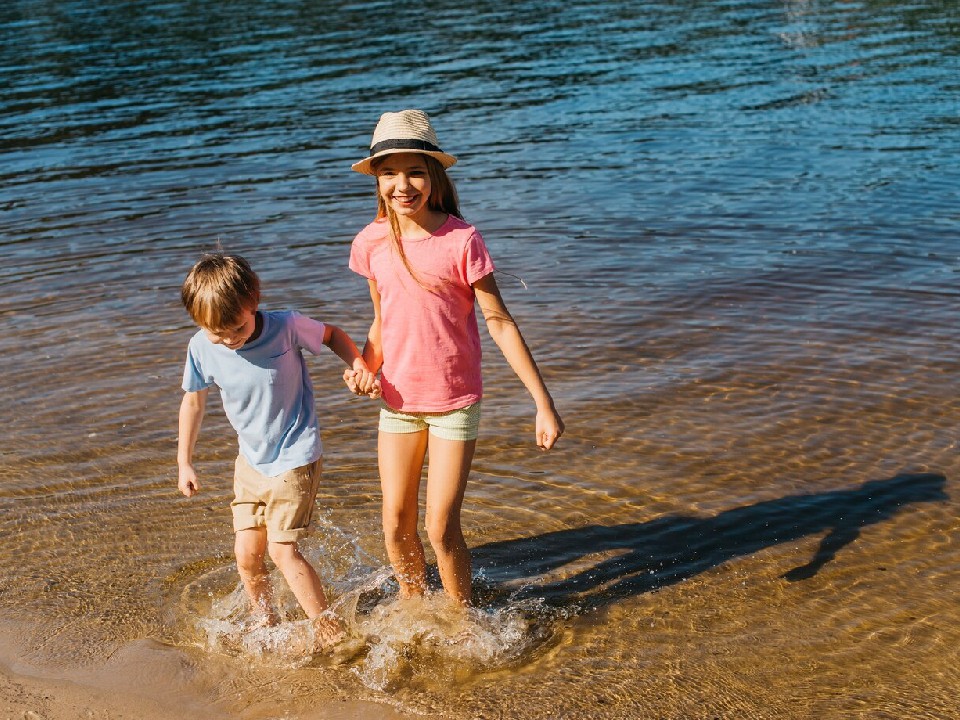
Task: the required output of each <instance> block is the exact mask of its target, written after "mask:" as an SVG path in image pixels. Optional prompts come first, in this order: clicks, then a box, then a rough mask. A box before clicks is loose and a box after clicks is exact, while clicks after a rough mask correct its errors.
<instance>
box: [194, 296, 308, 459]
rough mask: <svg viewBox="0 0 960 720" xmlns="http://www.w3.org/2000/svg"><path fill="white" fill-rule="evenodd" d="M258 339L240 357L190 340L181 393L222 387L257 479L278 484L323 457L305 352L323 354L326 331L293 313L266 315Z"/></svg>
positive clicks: (201, 336)
mask: <svg viewBox="0 0 960 720" xmlns="http://www.w3.org/2000/svg"><path fill="white" fill-rule="evenodd" d="M260 314H261V316H262V317H263V329H262V330H261V332H260V336H259V337H258V338H257V339H256V340H254V341H253V342H248V343H247V344H246V345H244V346H243V347H242V348H240V349H239V350H230V349H228V348H225V347H224V346H223V345H217V344H215V343H212V342H210V340H208V339H207V336H206V334H205V333H204V331H203V330H200V331H199V332H198V333H197V334H196V335H194V336H193V337H192V338H191V339H190V345H189V347H188V349H187V362H186V365H185V367H184V369H183V389H184V390H186V391H187V392H197V391H198V390H203V389H204V388H208V387H210V386H211V385H216V386H217V387H219V388H220V398H221V401H222V402H223V409H224V412H225V413H226V415H227V419H228V420H229V421H230V424H231V425H232V426H233V429H234V430H236V431H237V437H238V439H239V441H240V452H241V453H242V454H243V456H244V457H245V458H246V459H247V461H249V463H250V464H251V465H252V466H253V467H255V468H256V469H257V470H258V471H259V472H261V473H262V474H264V475H266V476H267V477H275V476H276V475H279V474H280V473H282V472H285V471H287V470H292V469H293V468H296V467H300V466H302V465H307V464H308V463H311V462H313V461H314V460H316V459H317V458H319V457H320V455H321V454H322V453H323V446H322V445H321V443H320V430H319V427H318V423H317V411H316V408H315V407H314V399H313V384H312V383H311V382H310V374H309V372H308V371H307V363H306V361H305V360H304V358H303V354H302V353H301V352H300V351H301V349H303V350H307V351H309V352H310V353H312V354H314V355H318V354H319V353H320V351H321V349H322V348H323V347H324V345H323V335H324V332H325V329H326V326H325V325H324V324H323V323H322V322H320V321H318V320H312V319H310V318H308V317H305V316H303V315H301V314H300V313H298V312H294V311H291V310H285V311H278V312H262V311H261V313H260Z"/></svg>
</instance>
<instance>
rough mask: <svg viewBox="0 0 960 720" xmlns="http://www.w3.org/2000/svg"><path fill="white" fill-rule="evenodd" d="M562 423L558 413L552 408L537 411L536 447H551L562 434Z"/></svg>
mask: <svg viewBox="0 0 960 720" xmlns="http://www.w3.org/2000/svg"><path fill="white" fill-rule="evenodd" d="M563 430H564V425H563V420H561V419H560V414H559V413H558V412H557V411H556V410H555V409H553V408H549V409H547V410H538V411H537V447H539V448H540V449H541V450H549V449H550V448H552V447H553V446H554V445H555V444H556V442H557V440H559V439H560V436H561V435H563Z"/></svg>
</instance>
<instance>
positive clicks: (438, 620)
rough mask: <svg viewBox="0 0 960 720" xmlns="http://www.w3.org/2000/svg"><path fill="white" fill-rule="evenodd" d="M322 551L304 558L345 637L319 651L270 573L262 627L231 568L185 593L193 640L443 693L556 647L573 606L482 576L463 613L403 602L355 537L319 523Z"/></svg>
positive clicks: (215, 649)
mask: <svg viewBox="0 0 960 720" xmlns="http://www.w3.org/2000/svg"><path fill="white" fill-rule="evenodd" d="M319 524H320V525H321V528H322V529H321V531H320V533H318V534H319V535H322V537H323V540H322V541H321V547H318V548H313V549H312V550H311V551H308V552H305V554H309V555H310V556H311V557H310V560H311V562H312V563H313V564H314V566H315V567H316V568H317V570H318V572H320V574H321V576H322V577H323V578H324V587H325V588H326V589H327V592H328V596H329V597H330V598H331V601H332V602H331V606H330V609H329V610H328V612H329V613H331V614H332V615H334V616H336V617H337V618H338V619H339V621H340V622H341V623H342V625H343V628H344V631H345V637H344V638H343V639H342V640H341V641H339V642H338V643H337V644H336V645H335V646H333V647H332V648H325V649H323V650H318V649H317V637H316V633H315V631H314V626H313V623H312V622H311V621H310V620H307V619H305V618H303V615H302V612H301V610H300V608H299V607H298V605H297V603H296V600H295V598H294V597H293V595H292V594H291V593H290V592H289V590H288V589H287V588H286V585H285V583H284V582H283V579H282V577H281V576H280V575H279V573H277V572H276V571H274V572H273V573H271V582H272V583H273V587H274V600H275V603H276V610H277V614H278V615H279V617H280V618H281V622H280V623H278V624H276V625H273V626H268V625H264V624H262V622H259V621H258V620H257V618H256V617H254V616H253V615H252V614H251V613H250V608H249V603H248V601H247V598H246V595H245V593H244V591H243V588H242V586H241V585H240V583H239V582H236V580H235V575H233V574H232V573H235V568H228V567H223V566H221V567H220V568H217V569H214V570H212V571H209V572H207V573H205V574H204V576H203V577H200V578H195V580H194V581H193V582H191V583H190V584H189V585H188V587H187V588H186V589H184V592H183V594H182V595H181V600H182V601H183V600H187V599H188V598H189V599H190V601H189V602H188V603H187V605H188V607H182V608H181V609H182V610H185V611H186V613H187V614H188V615H191V616H193V617H194V618H195V624H194V627H195V630H196V636H195V637H196V639H197V641H198V644H200V645H201V646H202V647H204V649H205V650H206V651H207V652H212V653H220V654H225V655H230V656H234V657H240V658H243V659H244V660H245V661H253V662H256V663H261V664H264V665H272V666H284V667H302V666H305V665H308V664H316V663H320V664H324V665H330V664H333V665H338V666H340V667H345V668H347V669H348V670H349V671H350V672H352V673H353V674H355V675H356V677H357V678H359V680H360V681H361V682H362V683H363V684H364V685H365V686H367V687H368V688H370V689H373V690H377V691H380V692H390V691H393V690H396V689H397V688H400V687H407V688H413V689H417V688H419V689H442V688H444V687H449V686H450V685H451V684H461V683H466V682H468V681H469V680H470V679H471V678H474V677H477V676H479V675H483V674H486V673H490V672H496V671H499V670H503V669H507V668H511V667H516V666H519V665H523V664H525V663H528V662H530V661H532V660H533V659H534V658H536V657H538V656H539V655H540V654H542V653H543V652H545V651H546V650H547V649H549V648H550V647H552V646H553V645H555V644H556V642H557V641H558V640H559V638H560V637H561V635H562V634H563V632H564V621H565V620H568V619H570V617H572V616H573V615H575V614H576V613H577V611H576V609H575V608H557V607H552V606H550V605H548V604H547V603H546V601H545V600H544V599H543V598H537V597H533V598H531V597H530V595H529V593H521V592H520V591H518V590H517V589H516V588H514V589H512V591H511V592H508V593H502V592H500V593H498V592H497V591H495V590H493V591H492V590H491V588H490V587H487V586H488V585H489V583H487V581H486V580H485V578H484V577H483V573H482V571H481V572H478V573H477V574H476V575H475V577H474V581H475V586H476V589H477V593H476V595H477V597H478V598H480V601H481V604H480V605H479V606H478V607H472V608H466V609H465V608H461V607H459V606H457V605H455V604H454V603H452V602H450V600H449V599H448V598H447V596H446V595H445V594H444V593H443V592H442V591H439V590H437V591H434V592H429V593H427V594H426V595H425V596H424V597H420V598H409V599H401V598H399V597H398V591H399V587H398V585H397V583H396V580H395V579H394V576H393V571H392V569H391V568H390V567H384V566H382V565H379V564H378V561H377V560H375V559H374V558H372V557H371V556H369V555H368V554H367V553H365V552H364V551H363V550H362V549H361V547H360V544H359V542H358V540H357V539H356V538H353V537H351V536H350V535H349V534H348V533H346V532H344V531H343V530H342V529H340V528H338V527H336V526H334V525H333V524H332V523H329V522H328V521H327V520H326V519H325V518H321V519H320V523H319Z"/></svg>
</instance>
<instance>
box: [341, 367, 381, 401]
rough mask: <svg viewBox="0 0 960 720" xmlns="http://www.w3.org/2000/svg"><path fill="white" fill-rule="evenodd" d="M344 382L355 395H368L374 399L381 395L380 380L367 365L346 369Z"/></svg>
mask: <svg viewBox="0 0 960 720" xmlns="http://www.w3.org/2000/svg"><path fill="white" fill-rule="evenodd" d="M343 382H344V383H346V385H347V387H348V388H349V389H350V392H352V393H353V394H354V395H366V396H368V397H370V398H373V399H376V398H378V397H380V380H379V379H377V375H376V373H373V372H370V370H368V369H367V368H366V366H363V367H360V368H359V369H350V368H348V369H346V370H344V371H343Z"/></svg>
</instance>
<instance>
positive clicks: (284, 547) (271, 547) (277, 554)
mask: <svg viewBox="0 0 960 720" xmlns="http://www.w3.org/2000/svg"><path fill="white" fill-rule="evenodd" d="M267 552H269V553H270V559H271V560H273V562H274V564H275V565H276V566H277V567H282V566H283V565H286V564H287V563H289V562H291V561H293V560H298V559H300V557H301V555H300V548H299V547H297V544H296V543H295V542H271V543H268V545H267Z"/></svg>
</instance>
